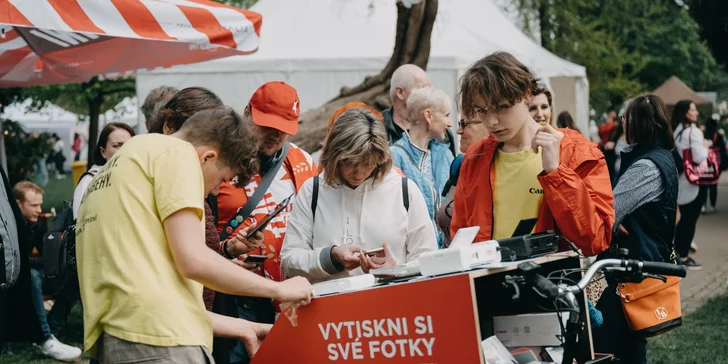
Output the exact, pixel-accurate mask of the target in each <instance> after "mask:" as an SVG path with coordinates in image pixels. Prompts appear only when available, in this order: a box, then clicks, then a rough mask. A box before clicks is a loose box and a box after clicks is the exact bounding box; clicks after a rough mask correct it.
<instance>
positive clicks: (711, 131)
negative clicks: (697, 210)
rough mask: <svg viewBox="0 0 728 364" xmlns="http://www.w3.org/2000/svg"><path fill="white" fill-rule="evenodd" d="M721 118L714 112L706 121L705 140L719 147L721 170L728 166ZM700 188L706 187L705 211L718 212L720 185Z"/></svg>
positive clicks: (703, 187)
mask: <svg viewBox="0 0 728 364" xmlns="http://www.w3.org/2000/svg"><path fill="white" fill-rule="evenodd" d="M719 119H720V116H719V115H718V114H713V115H711V116H710V117H709V118H708V120H706V121H705V140H708V141H710V142H711V143H712V148H717V149H718V151H719V152H718V159H719V160H718V164H719V165H720V170H721V171H724V170H726V168H728V151H726V149H725V139H723V136H722V135H720V133H719V129H718V120H719ZM700 188H702V189H705V192H703V193H705V195H706V196H707V197H706V198H705V206H704V207H703V212H705V213H713V212H716V207H715V204H716V202H717V201H718V185H717V184H715V185H709V186H700Z"/></svg>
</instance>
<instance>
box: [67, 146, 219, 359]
mask: <svg viewBox="0 0 728 364" xmlns="http://www.w3.org/2000/svg"><path fill="white" fill-rule="evenodd" d="M203 198H204V182H203V178H202V170H201V168H200V162H199V158H198V156H197V152H196V151H195V148H194V147H193V146H192V145H191V144H190V143H187V142H185V141H183V140H181V139H179V138H175V137H171V136H166V135H161V134H148V135H141V136H135V137H134V138H131V139H130V140H129V141H128V142H127V143H125V144H124V146H123V147H122V148H121V149H119V151H118V152H117V153H116V154H115V155H114V156H113V157H112V158H111V159H110V160H109V161H108V162H107V163H106V165H105V166H104V167H103V169H102V170H101V171H100V172H99V173H98V174H97V175H96V176H95V177H94V178H93V180H92V181H91V183H90V184H89V186H88V189H87V190H86V192H85V194H84V197H83V200H82V203H81V207H80V209H79V214H78V219H77V237H76V256H77V259H78V274H79V283H80V288H81V299H82V300H83V324H84V347H85V348H86V350H87V351H88V352H89V353H91V355H92V356H96V343H97V341H98V338H99V336H100V335H101V334H102V333H103V332H106V333H107V334H109V335H112V336H115V337H117V338H120V339H123V340H126V341H131V342H135V343H142V344H147V345H153V346H183V345H185V346H187V345H189V346H203V347H206V348H207V349H208V350H212V324H211V322H210V319H209V317H208V316H207V313H206V311H205V306H204V304H203V302H202V285H201V284H200V283H197V282H195V281H192V280H190V279H186V278H184V277H182V276H181V275H180V274H179V272H177V269H176V266H175V264H174V260H173V259H172V254H171V251H170V249H169V245H168V243H167V239H166V235H165V233H164V226H163V221H164V220H165V219H166V218H167V217H169V216H170V215H172V214H173V213H175V212H177V211H180V210H182V209H188V208H191V209H194V210H195V211H197V213H198V216H199V217H200V226H199V227H200V231H201V232H202V233H203V236H204V230H205V225H204V219H203V215H204V201H203ZM189 243H190V244H204V241H190V242H189Z"/></svg>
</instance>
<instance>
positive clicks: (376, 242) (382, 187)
mask: <svg viewBox="0 0 728 364" xmlns="http://www.w3.org/2000/svg"><path fill="white" fill-rule="evenodd" d="M319 181H320V182H319V193H318V202H317V208H316V219H315V221H314V218H313V213H312V211H311V199H312V195H313V193H312V191H313V178H311V179H309V180H308V181H306V182H305V183H304V184H303V186H302V187H301V190H300V191H299V192H298V195H297V196H296V202H295V203H294V204H293V211H292V212H291V215H290V216H289V218H288V227H287V229H286V237H285V240H284V242H283V247H282V249H281V267H282V269H283V272H284V274H285V275H286V276H288V277H293V276H302V277H306V278H308V279H309V280H311V281H312V282H320V281H326V280H330V279H335V278H341V277H346V276H347V275H356V274H362V270H361V268H357V269H355V270H353V271H351V272H346V271H338V270H337V269H336V268H335V267H334V266H333V264H332V262H331V248H332V247H333V246H334V245H354V246H358V247H361V248H363V249H366V250H370V249H376V248H380V247H381V246H382V244H383V243H384V242H387V245H388V247H389V250H390V252H391V254H392V257H393V258H394V259H395V260H396V261H397V264H404V263H406V262H409V261H412V260H414V259H417V257H419V255H420V254H422V253H423V252H427V251H431V250H437V240H436V236H435V230H434V227H433V226H432V220H430V215H429V213H428V212H427V206H426V205H425V199H424V197H422V194H421V193H420V190H419V189H418V188H417V184H415V183H414V182H413V181H412V180H408V181H407V182H408V190H409V191H408V192H409V210H406V209H405V207H404V202H403V201H404V199H403V196H402V176H400V175H399V174H398V173H397V172H395V171H394V170H392V171H390V172H389V174H387V175H386V176H385V177H384V179H383V180H382V181H381V182H379V183H378V184H376V185H373V184H372V180H371V179H368V180H366V181H365V182H364V183H363V184H362V185H360V186H359V187H357V188H356V189H353V190H352V189H351V188H349V187H347V186H341V187H338V188H334V187H331V186H329V185H327V184H326V183H325V182H324V178H323V174H322V175H321V177H320V180H319Z"/></svg>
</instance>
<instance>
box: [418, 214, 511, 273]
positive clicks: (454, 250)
mask: <svg viewBox="0 0 728 364" xmlns="http://www.w3.org/2000/svg"><path fill="white" fill-rule="evenodd" d="M479 230H480V227H479V226H475V227H469V228H464V229H460V230H458V232H457V234H456V235H455V238H454V239H453V241H452V244H450V246H449V247H448V248H447V249H441V250H436V251H431V252H427V253H422V254H421V255H420V257H419V259H420V271H421V273H422V275H423V276H436V275H440V274H448V273H455V272H464V271H467V270H470V269H473V268H475V267H478V266H481V265H487V264H493V263H499V262H500V261H501V253H500V251H499V249H498V247H499V245H498V242H497V241H495V240H488V241H485V242H482V243H475V244H473V240H475V236H476V235H477V234H478V231H479Z"/></svg>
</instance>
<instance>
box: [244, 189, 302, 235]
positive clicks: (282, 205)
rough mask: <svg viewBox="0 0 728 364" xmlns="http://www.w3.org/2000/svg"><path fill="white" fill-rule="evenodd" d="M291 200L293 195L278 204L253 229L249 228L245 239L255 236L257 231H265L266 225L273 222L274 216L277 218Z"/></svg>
mask: <svg viewBox="0 0 728 364" xmlns="http://www.w3.org/2000/svg"><path fill="white" fill-rule="evenodd" d="M291 198H293V194H291V195H290V196H288V197H286V199H285V200H283V201H281V203H279V204H278V206H276V208H275V210H273V211H271V212H269V213H268V215H266V216H265V218H264V219H263V221H261V222H260V223H258V225H255V227H253V228H250V230H248V234H247V235H246V236H245V238H246V239H250V238H252V237H253V236H255V234H256V233H257V232H258V231H263V229H265V227H266V226H268V223H269V222H270V221H271V220H273V219H274V218H275V217H276V216H278V214H280V213H281V212H282V211H283V210H284V209H285V208H286V206H288V203H289V202H290V201H291Z"/></svg>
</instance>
